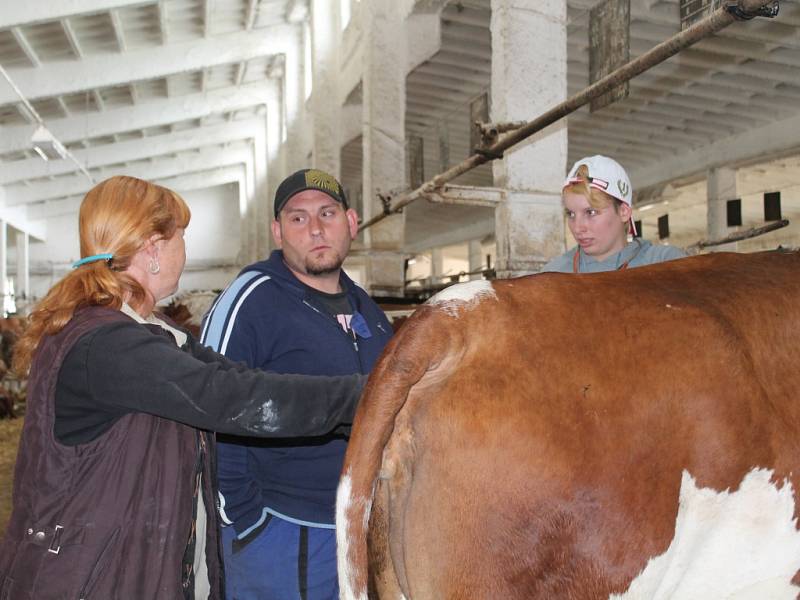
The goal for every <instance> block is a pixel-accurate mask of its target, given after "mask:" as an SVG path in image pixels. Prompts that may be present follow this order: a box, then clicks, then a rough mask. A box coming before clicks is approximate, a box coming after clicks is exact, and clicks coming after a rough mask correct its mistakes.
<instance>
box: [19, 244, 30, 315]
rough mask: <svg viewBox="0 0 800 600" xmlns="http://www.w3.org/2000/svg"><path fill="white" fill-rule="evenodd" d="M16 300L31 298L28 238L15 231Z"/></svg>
mask: <svg viewBox="0 0 800 600" xmlns="http://www.w3.org/2000/svg"><path fill="white" fill-rule="evenodd" d="M16 238H17V239H16V242H17V281H16V292H17V298H20V299H26V300H27V299H28V298H30V296H31V275H30V273H31V271H30V236H29V235H28V233H27V232H25V231H17V235H16Z"/></svg>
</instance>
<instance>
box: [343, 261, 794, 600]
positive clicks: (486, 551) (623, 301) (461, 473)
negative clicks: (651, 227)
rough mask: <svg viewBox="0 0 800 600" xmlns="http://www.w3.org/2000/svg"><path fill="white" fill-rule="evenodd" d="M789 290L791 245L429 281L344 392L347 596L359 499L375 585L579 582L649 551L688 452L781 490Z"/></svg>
mask: <svg viewBox="0 0 800 600" xmlns="http://www.w3.org/2000/svg"><path fill="white" fill-rule="evenodd" d="M798 292H800V260H799V259H798V255H797V254H794V253H764V254H759V255H749V256H746V255H714V256H705V257H697V258H692V259H686V260H682V261H677V262H673V263H665V264H662V265H656V266H654V267H650V268H643V269H636V270H631V271H629V272H624V273H609V274H598V275H586V276H579V277H574V276H568V275H560V274H547V275H537V276H532V277H528V278H521V279H515V280H505V281H496V282H494V283H491V284H490V283H488V282H475V283H472V284H468V285H467V286H462V287H460V288H456V289H455V290H450V291H449V292H447V293H446V294H444V295H443V296H439V297H437V298H435V299H434V300H433V302H432V304H430V305H428V306H426V307H424V308H423V309H421V310H420V311H418V312H417V314H415V316H414V317H413V318H412V319H410V320H409V321H408V323H407V324H406V325H405V327H404V328H403V330H402V331H401V333H400V334H399V335H398V336H397V338H396V339H395V340H394V341H393V343H392V344H391V346H390V347H389V348H388V349H387V351H386V353H385V354H384V357H383V358H382V360H381V362H380V364H379V365H378V367H377V368H376V370H375V372H374V374H373V377H372V378H371V380H370V383H369V386H368V388H367V392H366V394H365V398H364V400H363V402H362V406H361V407H360V408H359V413H358V415H357V418H356V423H355V426H354V433H353V437H352V438H351V442H350V447H349V450H348V455H347V458H346V461H345V470H344V473H343V475H344V477H343V486H342V488H341V489H340V498H339V507H338V511H339V513H338V514H339V517H340V522H339V531H340V538H339V543H340V551H341V552H342V555H341V559H342V560H341V565H342V571H341V574H340V578H341V579H342V589H343V591H344V595H345V597H348V595H349V597H361V596H362V595H363V593H364V590H365V585H366V581H367V579H366V573H365V565H366V561H367V547H366V539H367V538H366V535H367V534H366V532H365V531H364V527H362V525H366V519H367V518H369V517H370V516H371V520H372V524H371V527H370V530H369V540H370V541H369V544H370V552H369V554H370V558H371V561H372V565H371V567H372V575H373V579H374V584H373V585H374V586H375V587H376V591H377V592H383V593H382V594H381V596H383V595H385V594H388V592H390V591H392V592H397V591H402V593H404V594H405V595H406V596H407V597H414V598H445V597H448V598H461V597H463V598H467V597H469V598H498V597H503V598H531V597H542V598H545V597H546V598H559V597H560V598H571V599H572V598H574V599H578V598H587V599H588V598H598V597H608V595H609V594H612V593H622V592H624V591H625V590H627V589H628V587H629V585H630V584H631V581H632V580H633V579H634V578H635V577H636V576H637V575H638V574H639V573H640V572H641V571H642V570H643V569H644V568H645V566H646V565H647V562H648V560H649V559H650V558H653V557H656V556H659V555H662V554H664V553H665V552H666V551H667V549H668V547H670V543H671V542H672V540H673V537H674V535H675V531H676V525H675V524H676V517H677V516H678V498H679V494H682V493H683V492H682V484H683V485H684V487H685V486H686V483H685V478H684V472H686V473H688V474H690V476H691V477H692V478H694V479H693V482H694V484H695V485H696V487H697V488H698V489H702V488H708V489H712V490H725V489H730V490H731V491H732V492H735V491H736V490H737V489H738V488H739V486H740V484H741V482H742V481H743V480H744V479H745V478H746V476H747V475H748V474H749V473H751V472H752V471H753V469H754V468H756V467H763V468H766V469H771V470H772V471H773V472H774V474H773V479H775V480H778V479H780V480H782V478H784V477H789V478H790V481H791V482H792V483H793V485H794V488H795V489H796V487H797V483H798V482H797V481H796V480H794V479H792V478H791V474H792V473H793V472H800V471H799V470H800V453H799V452H798V445H797V439H798V433H800V414H799V411H798V408H797V404H798V403H797V402H795V393H794V389H797V388H798V384H800V376H798V374H797V373H796V371H797V369H796V365H798V364H800V360H798V359H800V352H798V350H797V347H798V346H797V342H796V340H797V335H798V332H800V310H798V308H797V307H796V306H795V300H796V299H797V298H798ZM459 294H461V297H458V295H459ZM378 474H380V478H379V479H378V483H377V485H376V486H375V506H374V509H373V510H372V513H371V514H370V512H369V508H370V506H371V500H372V493H373V484H374V483H375V481H376V476H377V475H378ZM392 596H394V594H392Z"/></svg>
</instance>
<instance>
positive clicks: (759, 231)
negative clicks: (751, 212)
mask: <svg viewBox="0 0 800 600" xmlns="http://www.w3.org/2000/svg"><path fill="white" fill-rule="evenodd" d="M787 225H789V221H788V219H781V220H780V221H775V222H773V223H768V224H766V225H762V226H760V227H752V228H750V229H745V230H744V231H736V232H734V233H731V234H730V235H726V236H725V237H724V238H721V239H718V240H701V241H699V242H696V243H694V244H692V245H691V246H687V247H686V248H685V250H686V251H687V252H688V253H689V254H693V253H695V252H698V251H700V250H702V249H703V248H708V247H710V246H721V245H722V244H730V243H731V242H740V241H742V240H749V239H750V238H754V237H758V236H759V235H764V234H765V233H769V232H770V231H775V230H776V229H783V228H784V227H786V226H787Z"/></svg>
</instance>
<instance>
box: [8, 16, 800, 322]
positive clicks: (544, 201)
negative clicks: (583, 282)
mask: <svg viewBox="0 0 800 600" xmlns="http://www.w3.org/2000/svg"><path fill="white" fill-rule="evenodd" d="M716 4H719V3H718V2H711V0H707V1H705V2H688V1H685V0H630V1H629V2H628V1H625V2H622V1H617V0H610V1H607V2H599V1H598V0H568V1H564V0H554V1H548V2H539V1H533V0H530V1H527V2H519V1H512V0H493V1H492V0H80V1H74V0H69V1H67V0H52V1H48V2H35V3H11V2H6V3H3V7H2V8H1V9H0V66H2V67H3V71H4V77H3V78H0V283H2V294H3V298H4V301H5V302H4V304H5V305H6V310H5V312H6V313H7V314H8V313H10V312H15V311H17V312H19V313H23V314H24V312H25V310H26V309H27V307H28V306H29V305H30V303H31V302H32V301H35V299H36V298H39V297H41V296H42V294H43V293H44V292H45V291H46V290H47V289H48V288H49V287H50V286H51V285H52V284H53V283H54V282H55V281H57V280H58V279H59V278H60V277H61V276H62V275H63V274H64V273H65V272H67V271H68V270H69V268H70V265H71V263H72V261H74V260H76V259H77V258H79V248H78V237H77V210H78V206H79V204H80V201H81V199H82V196H83V194H85V193H86V191H88V190H89V189H90V188H91V186H92V185H93V184H94V183H96V182H99V181H101V180H103V179H104V178H106V177H109V176H111V175H113V174H121V173H124V174H130V175H135V176H138V177H142V178H145V179H149V180H153V181H155V182H157V183H160V184H163V185H166V186H168V187H170V188H173V189H175V190H177V191H178V192H179V193H180V194H182V195H183V196H184V197H185V198H186V200H187V201H188V203H189V205H190V208H191V210H192V215H193V218H192V223H191V225H190V227H189V229H188V231H187V235H186V240H187V255H188V263H187V270H186V273H185V274H184V276H183V278H182V281H181V292H186V291H190V290H213V289H220V288H222V287H224V286H225V285H226V283H228V282H229V281H230V279H231V278H232V277H233V276H234V275H235V273H236V272H238V270H239V268H240V267H241V266H243V265H245V264H247V263H249V262H251V261H253V260H256V259H258V258H259V257H263V256H265V255H266V254H267V252H268V251H269V249H270V248H271V247H272V245H273V242H272V240H271V239H270V235H269V221H270V218H271V217H270V215H271V203H272V197H273V195H274V190H275V187H276V186H277V184H278V183H280V181H281V180H282V179H283V177H284V176H285V175H287V174H289V173H291V172H293V171H294V170H296V169H299V168H303V167H310V166H314V167H317V168H321V169H323V170H326V171H328V172H331V173H333V174H335V175H336V176H337V177H339V178H340V179H341V181H342V182H343V184H344V186H345V189H346V190H347V192H348V194H349V196H350V198H351V200H352V201H353V203H354V205H355V206H356V208H357V209H358V211H359V214H360V215H361V217H362V219H363V220H364V221H368V220H369V219H370V218H372V217H375V216H376V215H378V214H380V213H381V212H382V211H383V206H384V205H383V204H382V200H381V199H382V198H383V199H386V198H387V197H388V198H390V199H394V200H397V199H398V198H399V197H401V196H402V195H403V193H405V192H408V191H409V190H412V189H415V188H417V187H419V186H420V185H421V184H422V183H423V182H425V181H427V180H430V179H432V178H433V177H434V176H435V175H437V174H439V173H442V172H444V171H446V170H447V169H448V168H450V167H452V166H454V165H457V164H458V163H460V162H462V161H463V160H464V159H466V158H467V157H469V156H470V155H472V154H473V152H474V150H475V148H476V147H477V146H478V145H479V144H480V137H479V136H478V137H476V135H475V132H476V128H475V125H474V123H475V122H476V121H478V122H484V123H485V122H490V123H508V122H518V121H530V120H533V119H534V118H536V117H538V116H539V115H541V114H542V113H544V112H545V111H547V110H548V109H551V108H552V107H554V106H557V105H558V104H559V103H561V102H563V101H565V100H566V99H568V98H569V97H571V96H573V95H575V94H578V93H579V92H581V91H582V90H583V89H584V88H586V87H587V86H588V85H589V84H590V83H592V82H594V81H596V80H597V79H598V78H599V77H601V76H602V75H605V74H607V73H609V72H611V71H612V70H613V69H614V68H616V67H617V66H619V65H622V64H624V63H625V62H627V61H629V60H634V59H636V58H638V57H640V56H642V55H643V54H644V53H645V52H647V51H649V50H650V49H651V48H653V47H654V46H656V45H657V44H659V43H661V42H663V41H665V40H667V39H669V38H671V37H672V36H674V35H676V34H678V33H680V32H681V31H683V30H686V28H687V27H689V26H690V25H691V24H692V23H693V22H697V21H698V20H700V19H701V18H702V17H703V16H705V14H706V13H708V12H709V11H710V10H711V9H713V8H714V7H715V6H716ZM779 8H780V10H779V13H778V15H777V16H776V17H775V18H766V17H756V18H755V19H752V20H748V21H740V22H735V23H733V24H731V25H730V26H727V27H725V28H724V29H722V30H720V31H718V32H716V33H714V34H711V35H708V36H707V37H705V38H703V39H701V40H699V41H698V42H697V43H695V44H694V45H692V46H691V47H689V48H686V49H684V50H682V51H681V52H679V53H678V54H676V55H675V56H673V57H672V58H669V59H668V60H665V61H664V62H661V63H660V64H657V65H655V66H653V67H651V68H649V69H647V70H646V71H644V72H643V73H642V74H641V75H639V76H637V77H635V78H633V79H632V80H631V81H630V82H629V83H628V84H626V85H624V86H623V87H622V88H616V90H615V92H614V94H613V97H612V96H610V95H605V96H603V97H601V98H600V99H599V100H598V101H593V102H592V103H590V104H586V105H584V106H582V107H581V108H579V109H578V110H575V111H574V112H572V113H571V114H569V115H568V116H566V117H565V118H563V119H560V120H558V121H557V122H556V123H554V124H553V125H550V126H549V127H546V128H544V129H543V130H541V131H540V132H538V133H536V134H535V135H533V136H532V137H529V138H527V139H526V140H524V141H523V142H522V143H520V144H517V145H516V146H514V147H513V148H512V149H510V150H509V151H507V152H506V153H505V154H504V156H503V157H502V158H498V159H496V160H493V161H488V162H486V163H485V164H483V165H480V166H478V167H477V168H475V169H473V170H471V171H469V172H466V173H463V174H462V175H460V176H458V177H456V178H455V179H454V180H452V181H451V182H449V183H448V186H447V188H440V192H441V193H439V194H428V195H426V196H424V197H421V198H420V199H419V200H417V201H415V202H413V203H412V204H410V205H408V206H407V207H406V208H405V209H403V211H402V213H400V214H395V215H393V216H391V217H390V218H387V219H384V220H383V221H381V222H380V223H377V224H375V225H374V226H373V227H369V228H367V229H365V230H363V232H362V234H361V235H360V236H359V240H358V243H357V244H356V246H355V248H354V250H353V252H352V253H351V255H350V257H349V259H348V261H347V263H346V269H347V270H348V273H349V274H350V275H351V276H352V277H353V278H354V279H355V280H357V281H358V282H359V283H361V285H363V286H364V287H365V288H367V289H368V290H369V291H370V292H371V293H372V294H373V295H374V296H379V297H380V296H383V297H391V298H403V297H412V296H420V295H421V294H422V295H423V296H424V291H425V290H426V289H431V288H436V287H440V286H441V285H444V284H449V283H451V282H454V281H458V280H462V281H463V280H465V279H468V278H480V277H484V276H487V275H489V276H503V277H505V276H513V275H519V274H523V273H531V272H536V271H537V270H538V269H539V267H540V266H541V265H542V264H543V263H544V262H545V261H546V260H548V259H549V258H551V257H552V256H554V255H556V254H558V253H560V252H562V251H563V250H564V248H565V247H567V246H569V245H571V244H572V239H571V237H570V236H569V234H568V233H567V232H566V231H565V227H564V223H563V218H562V214H561V212H562V211H561V207H560V200H559V193H560V187H561V184H562V182H563V176H564V174H565V172H566V170H567V169H568V167H569V166H570V165H571V164H572V162H573V161H575V160H576V159H578V158H580V157H582V156H586V155H590V154H605V155H608V156H612V157H614V158H616V159H617V160H619V161H620V162H621V163H622V164H623V165H624V166H625V167H626V169H627V170H628V172H629V174H630V177H631V180H632V184H633V188H634V193H635V201H634V202H635V219H636V220H637V221H640V222H641V228H640V229H641V232H642V235H643V237H644V238H646V239H649V240H651V241H653V242H654V243H670V244H672V245H676V246H681V247H689V246H692V245H693V244H695V243H697V242H699V241H701V240H712V239H716V240H718V239H721V238H723V237H725V236H726V235H728V234H730V233H734V232H736V231H740V230H748V229H750V228H753V227H758V226H762V225H765V224H766V223H768V221H766V220H765V219H770V220H771V221H774V220H776V219H788V220H789V222H790V224H789V225H788V226H787V227H784V228H781V229H779V230H776V231H773V232H771V233H768V234H766V235H762V236H758V237H754V238H751V239H747V240H744V241H740V242H738V243H734V244H731V245H726V246H723V247H722V248H723V249H731V250H737V251H741V252H750V251H754V250H760V249H768V248H775V247H776V246H778V245H783V246H796V245H798V241H797V240H798V237H799V236H800V225H797V224H795V223H794V221H795V218H796V217H797V213H798V211H800V169H798V167H800V145H799V144H800V135H798V134H800V33H798V31H799V30H798V27H799V26H800V3H798V2H796V1H792V0H789V1H786V0H783V1H781V2H780V7H779ZM704 11H705V12H704ZM603 69H605V71H604V70H603ZM765 207H768V208H765ZM765 211H766V212H765ZM498 249H500V250H499V251H498ZM695 249H696V248H695ZM719 249H720V247H718V246H717V247H709V248H704V249H702V250H701V251H716V250H719Z"/></svg>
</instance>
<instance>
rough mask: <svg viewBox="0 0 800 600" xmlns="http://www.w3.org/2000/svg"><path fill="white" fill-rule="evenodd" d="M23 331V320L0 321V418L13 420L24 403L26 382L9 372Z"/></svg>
mask: <svg viewBox="0 0 800 600" xmlns="http://www.w3.org/2000/svg"><path fill="white" fill-rule="evenodd" d="M24 329H25V319H22V318H19V317H10V318H7V319H0V418H4V417H8V418H10V419H13V418H15V417H16V416H17V406H18V405H20V404H23V403H24V402H25V386H26V382H25V381H24V380H19V379H17V378H16V377H14V375H13V374H12V373H10V371H9V365H11V359H12V357H13V355H14V344H16V343H17V340H18V339H19V338H20V336H22V333H23V331H24Z"/></svg>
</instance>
